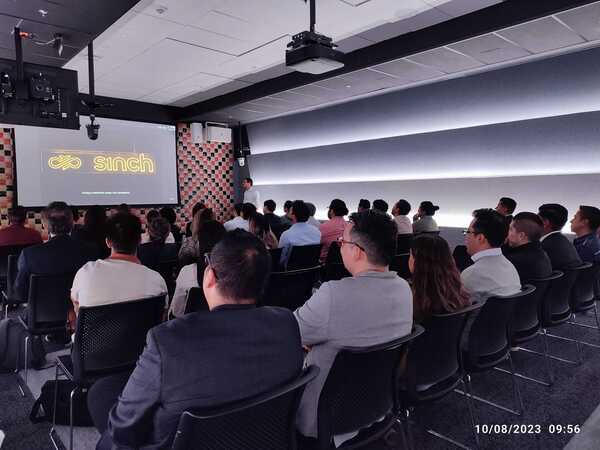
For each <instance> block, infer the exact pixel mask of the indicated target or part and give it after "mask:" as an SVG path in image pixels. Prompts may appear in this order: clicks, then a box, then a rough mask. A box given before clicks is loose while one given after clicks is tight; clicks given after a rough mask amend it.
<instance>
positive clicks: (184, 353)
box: [88, 230, 302, 450]
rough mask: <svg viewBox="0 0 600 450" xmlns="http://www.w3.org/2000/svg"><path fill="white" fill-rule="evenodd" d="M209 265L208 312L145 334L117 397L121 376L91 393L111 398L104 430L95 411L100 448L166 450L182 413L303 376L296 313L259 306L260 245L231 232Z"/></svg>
mask: <svg viewBox="0 0 600 450" xmlns="http://www.w3.org/2000/svg"><path fill="white" fill-rule="evenodd" d="M207 260H208V266H207V268H206V269H205V270H204V275H203V283H202V286H203V289H204V293H205V296H206V300H207V302H208V305H209V307H210V312H209V313H206V312H202V313H200V312H199V313H193V314H188V315H186V316H184V317H182V318H180V319H175V320H171V321H169V322H166V323H163V324H161V325H159V326H157V327H155V328H153V329H152V330H150V332H149V333H148V337H147V344H146V348H145V349H144V352H143V354H142V355H141V356H140V358H139V361H138V363H137V366H136V368H135V369H134V371H133V373H132V374H131V376H130V377H129V380H128V381H127V383H126V385H125V388H124V389H122V392H121V388H122V386H123V385H122V384H121V383H122V381H123V376H114V377H107V378H105V379H103V380H100V381H98V382H96V383H95V384H94V386H93V387H92V388H91V390H90V392H89V401H88V404H90V405H95V404H96V402H95V399H100V400H101V402H102V403H106V402H105V401H104V400H105V399H107V398H113V399H115V401H116V404H115V405H114V407H113V408H112V409H111V410H110V414H109V417H108V423H107V426H106V429H105V430H104V429H103V428H104V423H105V420H106V419H104V420H102V419H101V417H102V416H103V415H102V413H101V412H99V411H93V412H92V415H93V417H94V418H95V423H96V424H97V425H98V426H99V428H100V431H104V433H103V435H102V438H101V441H100V442H99V444H98V447H97V448H98V449H101V450H102V449H110V448H148V449H149V448H155V449H168V448H171V444H172V442H173V438H174V436H175V430H176V429H177V424H178V422H179V418H180V416H181V414H182V413H183V412H184V411H194V409H196V408H212V407H218V406H221V405H226V404H231V403H232V402H235V401H239V400H242V399H245V398H250V397H253V396H256V395H259V394H262V393H265V392H268V391H271V390H272V389H275V388H277V387H278V386H281V385H283V384H285V383H286V382H289V381H291V380H293V379H295V378H296V377H297V376H298V375H299V374H300V372H301V369H302V348H301V346H300V335H299V332H298V324H297V323H296V321H295V320H294V316H293V314H292V313H291V312H289V311H287V310H284V309H282V308H274V307H259V308H257V307H256V302H257V300H258V299H259V298H260V296H261V293H262V291H263V289H264V286H265V283H266V281H267V277H268V274H269V265H270V255H269V253H268V252H267V250H266V249H265V246H264V245H263V244H262V242H260V240H259V239H258V238H257V237H256V236H253V235H252V234H250V233H248V232H246V231H243V230H234V231H232V232H230V233H227V234H226V235H225V237H224V238H223V239H222V240H221V242H219V243H218V244H217V245H216V246H215V248H214V249H213V251H212V252H211V254H210V257H209V258H207ZM249 362H255V363H249ZM105 414H106V413H104V415H105Z"/></svg>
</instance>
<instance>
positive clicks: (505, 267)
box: [460, 208, 521, 302]
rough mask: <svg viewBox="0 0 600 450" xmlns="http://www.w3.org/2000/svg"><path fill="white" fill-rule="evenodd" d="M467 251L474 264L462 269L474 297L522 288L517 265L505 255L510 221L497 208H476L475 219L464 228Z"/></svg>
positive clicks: (483, 297) (506, 293) (485, 296)
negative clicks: (503, 251)
mask: <svg viewBox="0 0 600 450" xmlns="http://www.w3.org/2000/svg"><path fill="white" fill-rule="evenodd" d="M463 233H464V235H465V244H466V247H467V253H468V254H469V255H470V256H471V258H472V259H473V263H474V264H473V265H472V266H470V267H467V268H466V269H465V270H463V272H462V273H461V276H460V277H461V279H462V282H463V284H464V286H465V289H467V291H469V293H470V294H471V301H472V302H473V301H479V302H481V301H485V300H487V299H488V298H489V297H491V296H494V295H512V294H516V293H517V292H519V291H520V289H521V282H520V280H519V274H518V273H517V269H515V266H513V265H512V263H511V262H510V261H509V260H508V259H506V258H505V257H504V256H503V255H502V250H501V249H500V246H501V245H502V244H503V243H504V241H505V240H506V236H507V235H508V224H507V223H506V219H505V218H504V216H503V215H502V214H500V213H499V212H497V211H494V210H493V209H489V208H488V209H477V210H475V211H473V220H472V221H471V224H470V225H469V228H468V229H467V230H464V231H463Z"/></svg>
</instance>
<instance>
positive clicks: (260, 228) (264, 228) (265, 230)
mask: <svg viewBox="0 0 600 450" xmlns="http://www.w3.org/2000/svg"><path fill="white" fill-rule="evenodd" d="M249 229H250V233H252V234H254V235H256V236H258V238H259V239H260V240H261V241H262V242H263V244H265V247H267V249H268V250H272V249H274V248H277V247H278V245H279V242H278V241H277V238H276V237H275V234H273V231H271V228H270V227H269V222H267V219H265V216H263V215H262V214H261V213H254V214H253V215H252V216H250V225H249Z"/></svg>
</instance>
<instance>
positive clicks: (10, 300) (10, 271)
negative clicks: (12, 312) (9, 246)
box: [1, 255, 27, 319]
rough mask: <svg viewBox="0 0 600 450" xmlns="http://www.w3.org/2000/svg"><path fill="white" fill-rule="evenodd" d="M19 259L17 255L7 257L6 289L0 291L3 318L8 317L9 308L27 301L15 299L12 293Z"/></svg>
mask: <svg viewBox="0 0 600 450" xmlns="http://www.w3.org/2000/svg"><path fill="white" fill-rule="evenodd" d="M18 260H19V257H18V256H17V255H8V265H7V268H6V289H4V290H2V298H1V300H2V303H3V305H4V318H5V319H6V318H7V317H8V307H9V306H11V305H12V306H15V305H16V306H19V305H24V304H26V303H27V300H26V299H25V300H24V299H20V298H17V297H16V295H15V292H14V284H15V279H16V278H17V271H18V269H17V264H18Z"/></svg>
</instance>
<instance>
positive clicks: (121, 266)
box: [71, 213, 168, 313]
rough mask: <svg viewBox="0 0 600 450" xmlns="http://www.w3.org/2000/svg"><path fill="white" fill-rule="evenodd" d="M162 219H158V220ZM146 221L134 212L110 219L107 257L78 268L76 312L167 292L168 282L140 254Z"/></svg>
mask: <svg viewBox="0 0 600 450" xmlns="http://www.w3.org/2000/svg"><path fill="white" fill-rule="evenodd" d="M159 220H162V221H164V223H165V224H166V225H167V226H168V224H167V223H166V221H165V220H164V219H162V218H158V219H154V222H156V221H159ZM141 234H142V222H141V221H140V219H139V217H137V216H134V215H133V214H127V213H117V214H115V215H114V216H112V217H111V218H110V219H108V221H107V222H106V243H107V244H108V246H109V247H110V250H111V252H110V256H109V257H108V258H107V259H98V260H96V261H90V262H88V263H87V264H85V265H84V266H83V267H82V268H81V269H79V270H78V271H77V274H76V275H75V279H74V280H73V287H72V288H71V300H72V301H73V305H74V308H75V313H77V312H78V311H79V307H80V306H98V305H107V304H111V303H120V302H128V301H131V300H138V299H141V298H146V297H156V296H159V295H163V294H164V295H165V307H167V306H168V303H167V300H168V299H167V297H166V294H167V285H166V284H165V280H163V278H162V277H161V276H160V274H159V273H158V272H155V271H154V270H151V269H149V268H147V267H144V266H143V265H142V264H141V263H140V260H139V259H138V258H137V256H136V251H137V248H138V244H139V243H140V236H141Z"/></svg>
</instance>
